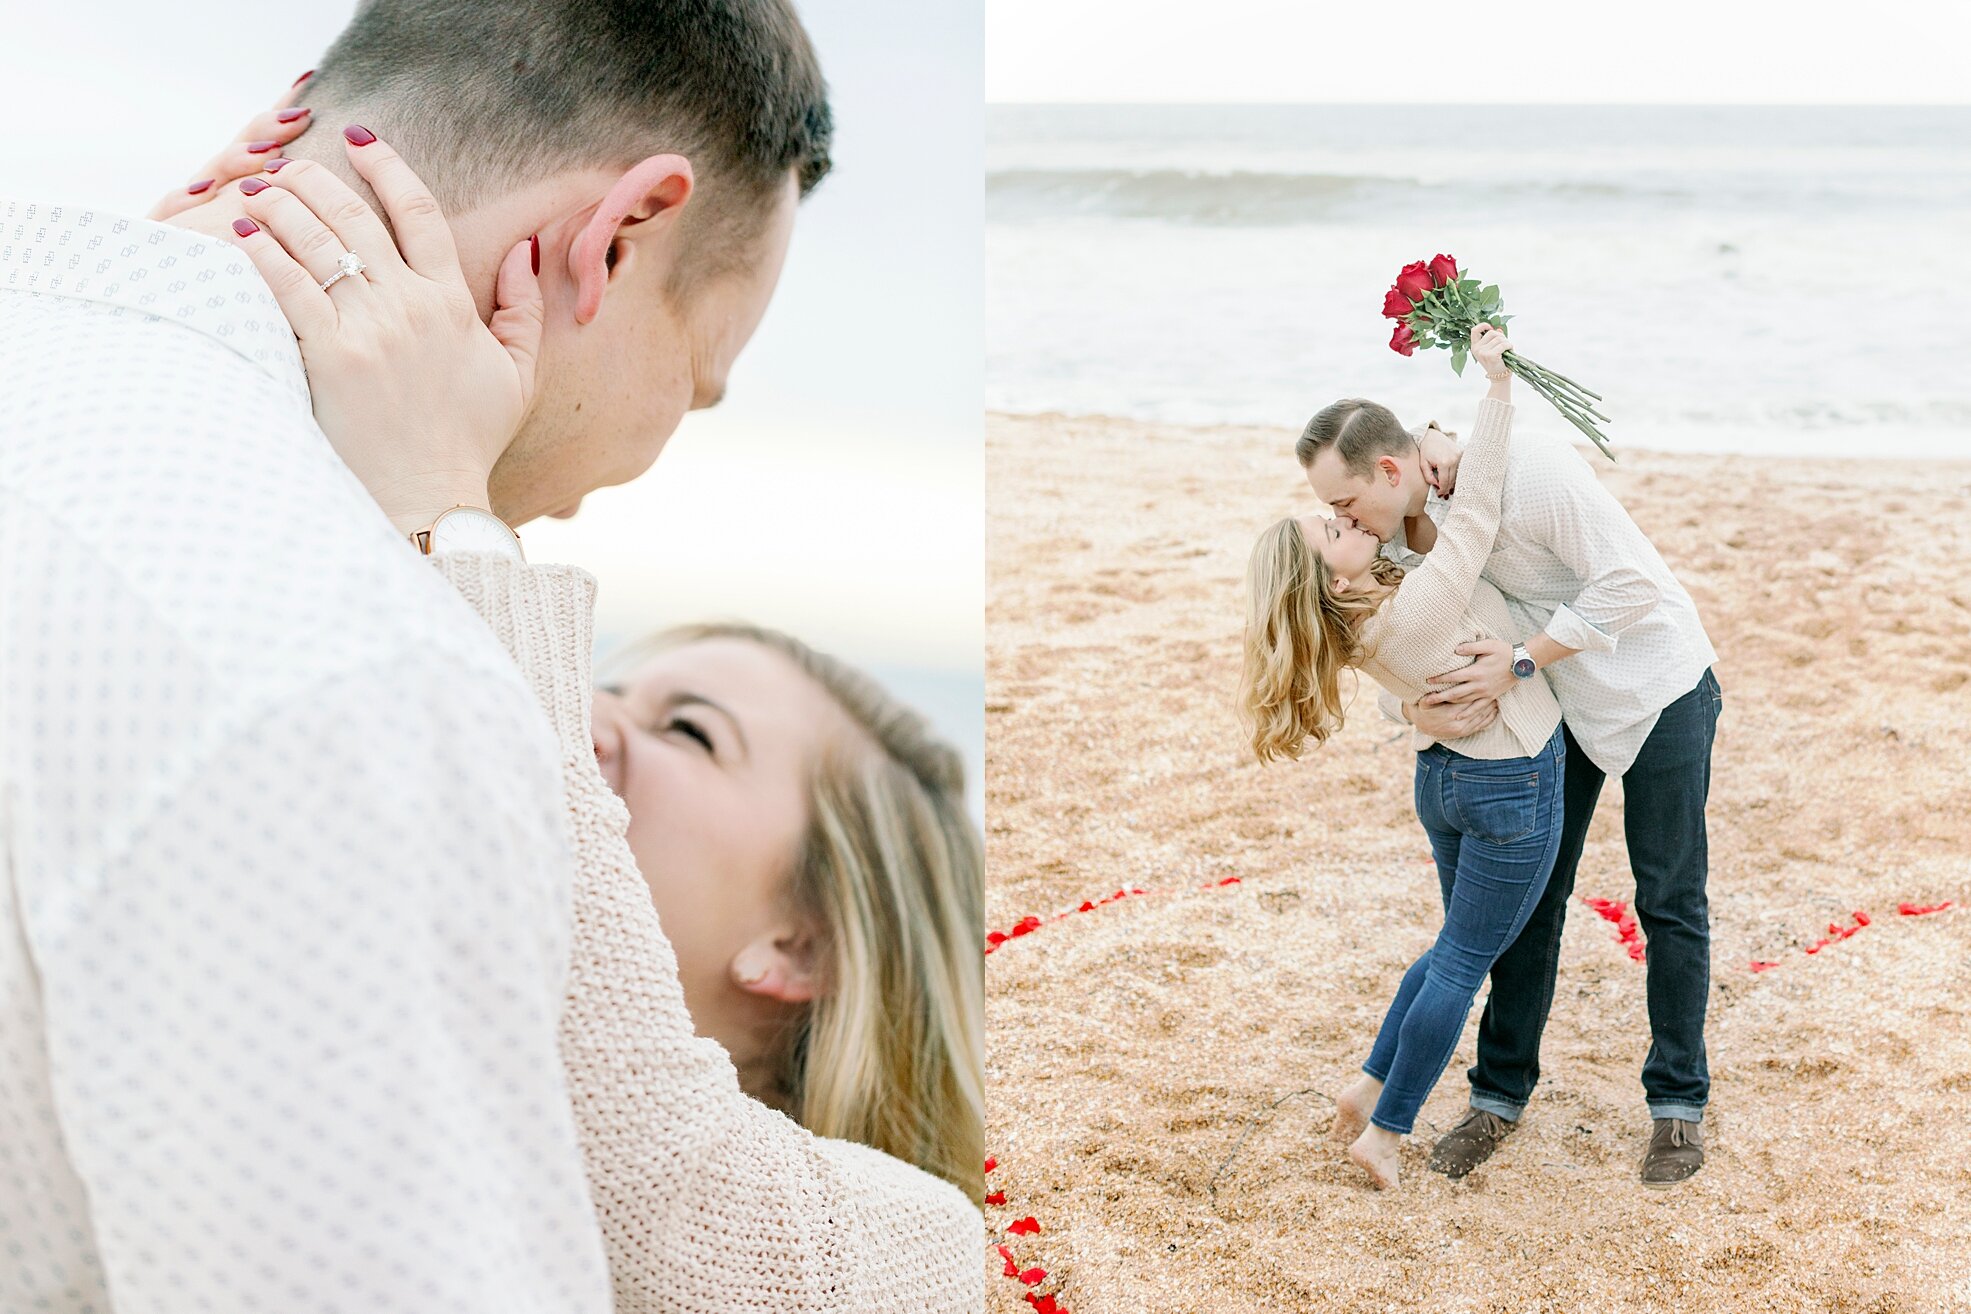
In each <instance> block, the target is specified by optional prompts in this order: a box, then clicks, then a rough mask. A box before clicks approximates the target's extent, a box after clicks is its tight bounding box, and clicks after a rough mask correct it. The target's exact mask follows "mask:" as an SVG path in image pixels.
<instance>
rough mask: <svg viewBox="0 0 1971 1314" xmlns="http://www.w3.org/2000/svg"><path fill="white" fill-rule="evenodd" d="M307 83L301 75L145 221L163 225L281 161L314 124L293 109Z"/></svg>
mask: <svg viewBox="0 0 1971 1314" xmlns="http://www.w3.org/2000/svg"><path fill="white" fill-rule="evenodd" d="M306 82H307V78H306V76H305V75H304V76H303V77H302V78H301V79H299V80H297V81H296V82H295V84H294V85H293V86H291V87H289V88H288V89H287V92H286V94H285V95H283V96H282V97H281V98H280V99H279V100H277V101H275V102H274V104H273V108H271V109H269V110H268V111H267V112H266V113H264V114H256V115H254V116H253V117H252V118H250V119H248V120H247V121H246V126H245V127H244V128H242V129H240V135H239V137H238V138H237V139H235V140H234V141H233V142H232V143H231V144H230V145H228V146H227V147H226V148H225V149H224V150H222V151H220V152H219V153H218V154H217V155H215V156H213V157H212V158H211V159H209V160H207V161H206V162H205V165H204V167H202V168H201V169H199V170H198V171H197V172H196V173H194V174H193V175H192V177H191V180H190V183H189V185H188V186H184V187H176V188H173V189H172V190H171V191H169V192H166V193H165V194H164V196H163V197H162V198H161V199H160V200H159V201H158V203H157V204H156V205H154V206H152V207H151V208H150V213H148V214H146V215H145V216H144V218H146V219H156V220H159V221H163V220H166V219H169V218H170V217H171V216H172V215H175V214H179V213H182V212H183V211H186V210H189V209H191V208H192V207H193V206H197V205H203V204H205V203H206V202H207V201H209V200H210V199H212V197H214V196H216V195H218V193H219V191H220V190H221V189H222V188H224V187H225V185H226V184H227V183H229V182H232V181H233V180H234V179H236V178H244V177H246V176H247V175H248V174H253V173H259V172H260V171H261V170H262V169H265V168H266V167H267V162H268V161H269V160H274V159H278V158H280V153H281V150H282V148H283V147H285V146H286V145H287V144H288V143H289V142H291V141H293V140H294V139H295V138H296V137H299V136H300V135H301V134H302V133H304V132H306V131H308V125H309V124H310V123H313V122H314V119H313V118H312V117H311V116H310V113H309V111H308V110H307V109H305V108H301V109H297V108H295V105H294V102H295V101H297V100H299V99H300V98H301V94H302V91H303V89H304V86H305V84H306ZM187 226H189V225H187Z"/></svg>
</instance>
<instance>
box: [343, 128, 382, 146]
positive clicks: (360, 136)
mask: <svg viewBox="0 0 1971 1314" xmlns="http://www.w3.org/2000/svg"><path fill="white" fill-rule="evenodd" d="M342 135H343V136H345V137H347V138H348V139H349V144H350V145H351V146H367V145H369V144H370V143H371V142H373V141H375V140H376V134H375V133H374V132H371V131H370V130H369V129H368V128H365V127H364V126H363V125H362V124H360V123H352V124H350V125H349V126H348V127H346V128H344V129H343V130H342Z"/></svg>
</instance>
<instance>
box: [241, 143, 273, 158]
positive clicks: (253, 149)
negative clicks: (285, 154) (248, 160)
mask: <svg viewBox="0 0 1971 1314" xmlns="http://www.w3.org/2000/svg"><path fill="white" fill-rule="evenodd" d="M278 145H280V143H279V142H277V141H250V142H248V143H247V144H246V153H247V154H248V155H265V154H266V153H267V152H268V151H271V150H273V149H274V147H276V146H278Z"/></svg>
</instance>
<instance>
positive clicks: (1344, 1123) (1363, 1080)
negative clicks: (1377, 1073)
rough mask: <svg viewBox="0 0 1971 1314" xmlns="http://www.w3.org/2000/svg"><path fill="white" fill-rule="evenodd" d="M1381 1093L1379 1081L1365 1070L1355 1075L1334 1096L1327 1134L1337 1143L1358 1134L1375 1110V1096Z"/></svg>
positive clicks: (1351, 1139) (1343, 1143)
mask: <svg viewBox="0 0 1971 1314" xmlns="http://www.w3.org/2000/svg"><path fill="white" fill-rule="evenodd" d="M1381 1094H1382V1083H1381V1082H1380V1081H1377V1080H1376V1079H1375V1078H1374V1077H1371V1076H1370V1075H1369V1074H1368V1073H1366V1072H1364V1073H1362V1074H1361V1075H1360V1076H1358V1077H1356V1078H1355V1080H1354V1081H1353V1082H1351V1083H1349V1086H1348V1088H1347V1089H1346V1090H1344V1091H1342V1093H1341V1094H1339V1095H1337V1096H1335V1122H1334V1126H1332V1127H1330V1128H1329V1129H1328V1135H1330V1136H1332V1137H1333V1138H1334V1139H1335V1142H1336V1143H1337V1144H1339V1145H1347V1144H1348V1143H1349V1142H1351V1141H1353V1140H1354V1139H1355V1138H1356V1137H1357V1136H1360V1135H1361V1134H1362V1129H1363V1128H1364V1127H1366V1126H1368V1125H1369V1115H1370V1114H1371V1113H1374V1112H1375V1109H1376V1097H1377V1096H1378V1095H1381Z"/></svg>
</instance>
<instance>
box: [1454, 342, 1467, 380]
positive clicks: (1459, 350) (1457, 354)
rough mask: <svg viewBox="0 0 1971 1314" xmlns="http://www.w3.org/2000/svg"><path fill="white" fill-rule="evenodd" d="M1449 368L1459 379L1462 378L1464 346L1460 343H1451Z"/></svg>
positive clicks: (1463, 371)
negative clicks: (1455, 372)
mask: <svg viewBox="0 0 1971 1314" xmlns="http://www.w3.org/2000/svg"><path fill="white" fill-rule="evenodd" d="M1451 368H1452V369H1453V370H1455V371H1457V374H1458V377H1459V378H1463V377H1464V373H1465V344H1464V343H1462V342H1457V343H1453V344H1452V346H1451Z"/></svg>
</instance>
